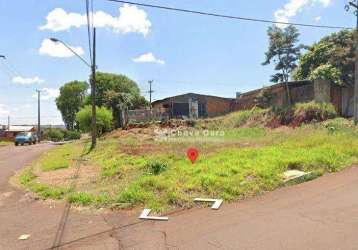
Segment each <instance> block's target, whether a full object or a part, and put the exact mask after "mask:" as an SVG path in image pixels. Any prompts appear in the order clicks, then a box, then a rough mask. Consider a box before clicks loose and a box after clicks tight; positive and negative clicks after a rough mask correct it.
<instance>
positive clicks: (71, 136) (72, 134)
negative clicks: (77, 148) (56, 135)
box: [65, 130, 81, 141]
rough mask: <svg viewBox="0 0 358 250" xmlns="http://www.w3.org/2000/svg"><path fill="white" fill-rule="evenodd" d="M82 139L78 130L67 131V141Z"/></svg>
mask: <svg viewBox="0 0 358 250" xmlns="http://www.w3.org/2000/svg"><path fill="white" fill-rule="evenodd" d="M79 139H81V133H80V132H78V131H76V130H65V140H66V141H71V140H79Z"/></svg>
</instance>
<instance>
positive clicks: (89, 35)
mask: <svg viewBox="0 0 358 250" xmlns="http://www.w3.org/2000/svg"><path fill="white" fill-rule="evenodd" d="M89 5H90V4H89V0H86V17H87V34H88V49H89V55H90V60H91V63H92V42H91V37H92V34H91V22H90V15H89V8H90V6H89ZM92 18H93V13H92ZM92 22H93V19H92Z"/></svg>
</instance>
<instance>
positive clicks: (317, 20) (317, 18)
mask: <svg viewBox="0 0 358 250" xmlns="http://www.w3.org/2000/svg"><path fill="white" fill-rule="evenodd" d="M321 18H322V17H321V16H317V17H316V18H315V19H314V20H315V21H316V22H319V21H321Z"/></svg>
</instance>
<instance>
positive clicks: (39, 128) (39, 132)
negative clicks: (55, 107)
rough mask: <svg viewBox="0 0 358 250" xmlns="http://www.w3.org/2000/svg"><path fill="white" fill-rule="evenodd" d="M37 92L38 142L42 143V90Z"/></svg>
mask: <svg viewBox="0 0 358 250" xmlns="http://www.w3.org/2000/svg"><path fill="white" fill-rule="evenodd" d="M36 92H37V140H38V142H40V141H41V90H39V89H36Z"/></svg>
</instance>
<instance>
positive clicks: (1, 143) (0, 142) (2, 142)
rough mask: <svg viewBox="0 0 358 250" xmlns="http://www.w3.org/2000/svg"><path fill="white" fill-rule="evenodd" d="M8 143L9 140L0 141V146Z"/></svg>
mask: <svg viewBox="0 0 358 250" xmlns="http://www.w3.org/2000/svg"><path fill="white" fill-rule="evenodd" d="M10 144H12V142H10V141H0V146H7V145H10Z"/></svg>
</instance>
